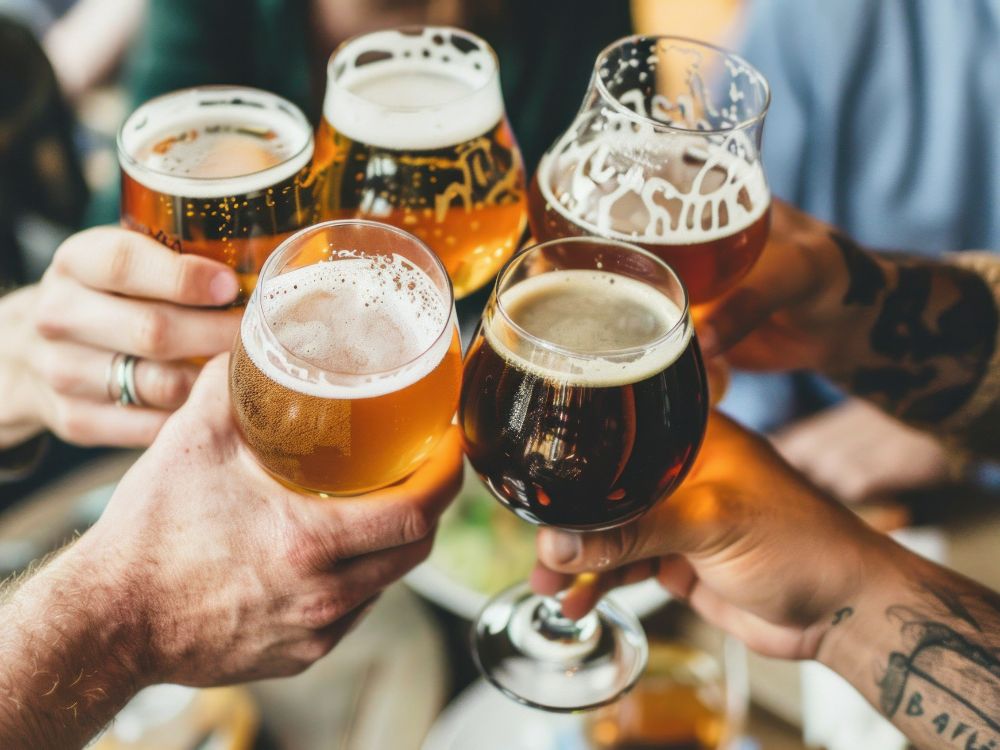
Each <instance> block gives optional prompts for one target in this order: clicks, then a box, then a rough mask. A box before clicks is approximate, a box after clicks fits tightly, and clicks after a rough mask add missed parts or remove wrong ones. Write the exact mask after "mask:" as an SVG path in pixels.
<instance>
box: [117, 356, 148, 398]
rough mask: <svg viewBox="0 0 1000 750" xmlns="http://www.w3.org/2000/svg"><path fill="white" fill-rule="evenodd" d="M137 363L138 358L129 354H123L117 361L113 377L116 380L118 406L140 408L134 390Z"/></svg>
mask: <svg viewBox="0 0 1000 750" xmlns="http://www.w3.org/2000/svg"><path fill="white" fill-rule="evenodd" d="M138 361H139V358H138V357H134V356H132V355H131V354H123V355H122V356H121V359H119V360H118V363H117V371H116V373H115V375H116V378H117V380H118V404H119V406H142V401H141V400H140V399H139V395H138V394H137V393H136V390H135V363H136V362H138Z"/></svg>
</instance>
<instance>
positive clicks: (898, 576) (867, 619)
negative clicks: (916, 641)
mask: <svg viewBox="0 0 1000 750" xmlns="http://www.w3.org/2000/svg"><path fill="white" fill-rule="evenodd" d="M871 536H872V539H871V542H870V543H869V544H867V545H866V549H865V555H864V562H863V565H862V567H861V576H860V583H859V586H858V587H857V589H856V590H855V591H854V592H853V594H852V595H851V596H850V597H847V598H845V599H844V601H843V603H842V605H841V606H840V608H838V610H837V611H836V612H835V613H834V615H833V617H831V618H830V620H829V622H828V624H827V627H826V631H825V633H824V635H823V636H822V638H821V640H820V643H819V647H818V648H817V650H816V660H817V661H819V662H820V663H821V664H823V665H825V666H827V667H829V668H830V669H832V670H833V671H834V672H837V673H838V674H840V675H841V676H842V677H844V678H846V679H848V680H849V681H851V682H854V680H855V679H856V678H857V677H860V676H861V675H855V674H853V672H856V671H857V670H859V669H868V667H869V665H870V664H871V663H872V661H873V660H875V657H876V655H877V654H880V653H882V652H884V651H885V646H884V644H883V643H882V641H883V640H885V639H886V638H888V637H889V634H888V633H887V632H886V629H885V613H886V610H887V609H888V608H889V607H890V606H892V603H893V602H894V601H899V600H900V598H901V597H902V596H903V594H902V592H903V591H904V590H905V589H906V588H907V570H908V568H910V567H912V564H913V562H912V558H914V557H915V556H914V555H913V553H911V552H909V551H908V550H906V549H905V548H903V547H901V546H900V545H899V544H897V543H896V542H894V541H893V540H892V539H890V538H889V537H887V536H885V535H883V534H877V533H875V532H872V534H871ZM868 655H870V656H871V658H867V657H868Z"/></svg>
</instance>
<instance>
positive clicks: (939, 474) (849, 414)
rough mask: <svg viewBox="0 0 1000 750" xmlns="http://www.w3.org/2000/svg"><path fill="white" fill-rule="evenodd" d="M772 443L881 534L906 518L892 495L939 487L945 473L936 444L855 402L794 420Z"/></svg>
mask: <svg viewBox="0 0 1000 750" xmlns="http://www.w3.org/2000/svg"><path fill="white" fill-rule="evenodd" d="M771 442H772V443H773V444H774V447H775V448H776V449H777V450H778V453H780V454H781V456H782V457H783V458H784V459H785V460H786V461H788V463H790V464H791V465H792V466H794V467H795V468H796V469H798V470H799V471H801V472H802V473H803V474H805V476H806V477H808V478H809V481H811V482H812V483H813V484H815V485H816V486H817V487H819V488H821V489H823V490H825V491H826V492H828V493H830V494H831V495H832V496H833V497H835V498H837V499H838V500H840V501H841V502H844V503H847V504H849V505H852V506H856V507H855V508H854V510H856V511H857V512H858V513H859V514H860V515H861V516H862V518H864V519H865V520H867V521H868V522H869V523H871V524H872V525H874V526H875V527H876V528H878V529H879V530H880V531H891V530H893V529H894V528H898V527H899V526H902V525H905V524H906V523H907V522H908V520H909V513H908V511H907V510H906V508H905V507H903V506H901V505H899V504H898V502H897V501H896V499H895V496H896V495H897V494H899V493H901V492H905V491H907V490H914V489H919V488H921V487H928V486H931V485H934V484H941V483H943V482H945V481H947V480H948V479H949V474H950V472H949V462H948V455H947V453H946V451H945V449H944V448H943V446H942V445H941V444H940V443H939V442H938V441H937V440H935V439H934V438H933V437H931V436H930V435H928V434H927V433H924V432H920V431H919V430H915V429H913V428H911V427H907V426H906V425H904V424H903V423H902V422H900V421H898V420H896V419H893V418H891V417H888V416H886V415H885V414H884V413H883V412H882V411H880V410H879V409H876V408H875V407H873V406H871V405H870V404H868V403H866V402H864V401H860V400H858V399H849V400H847V401H845V402H843V403H841V404H838V405H836V406H833V407H831V408H829V409H826V410H824V411H822V412H819V413H818V414H815V415H813V416H811V417H807V418H806V419H802V420H800V421H798V422H795V423H794V424H792V425H789V426H788V427H785V428H783V429H782V430H781V431H779V432H778V433H776V434H775V435H774V436H773V437H772V438H771Z"/></svg>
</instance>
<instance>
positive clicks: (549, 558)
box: [532, 415, 886, 659]
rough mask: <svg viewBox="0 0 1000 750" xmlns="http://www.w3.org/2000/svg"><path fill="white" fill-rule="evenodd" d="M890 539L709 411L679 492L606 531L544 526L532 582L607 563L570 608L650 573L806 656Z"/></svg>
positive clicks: (574, 593)
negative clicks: (704, 432) (698, 448)
mask: <svg viewBox="0 0 1000 750" xmlns="http://www.w3.org/2000/svg"><path fill="white" fill-rule="evenodd" d="M885 545H886V542H885V540H884V539H883V538H882V537H880V536H879V535H877V534H875V533H874V532H873V531H871V530H870V529H869V528H867V527H866V526H865V525H864V524H863V523H862V522H861V521H859V520H858V519H857V518H855V517H854V516H853V515H852V514H851V513H850V512H848V511H847V510H845V509H844V508H842V507H841V506H840V505H838V504H837V503H835V502H833V501H831V500H829V499H828V498H826V497H824V496H823V495H822V494H821V493H820V492H818V491H817V490H816V489H815V488H813V487H812V486H810V485H809V484H808V483H807V482H806V481H805V480H804V479H803V478H802V477H801V476H800V475H799V474H798V473H797V472H796V471H795V470H793V469H792V468H791V467H789V466H788V465H787V464H786V463H785V462H784V461H782V459H781V458H780V457H779V456H778V455H777V454H776V453H775V452H774V450H773V449H772V448H771V447H770V445H768V444H767V442H766V441H764V440H762V439H760V438H758V437H757V436H755V435H752V434H750V433H748V432H746V431H745V430H743V429H742V428H740V427H738V426H737V425H735V424H734V423H733V422H730V421H729V420H728V419H726V418H725V417H722V416H720V415H712V417H711V418H710V420H709V426H708V433H707V435H706V438H705V444H704V446H703V448H702V451H701V454H700V456H699V458H698V460H697V462H696V463H695V466H694V469H693V470H692V473H691V475H690V476H689V477H688V478H687V480H686V481H685V482H684V484H683V485H682V486H681V488H680V489H679V490H678V491H677V492H675V493H674V494H673V495H671V496H670V497H669V498H668V499H666V500H665V501H664V502H662V503H661V504H660V505H659V506H657V507H656V508H655V509H653V510H652V511H651V512H650V513H648V514H647V515H645V516H643V517H642V518H640V519H638V520H637V521H635V522H633V523H630V524H628V525H626V526H623V527H621V528H618V529H615V530H612V531H608V532H603V533H588V534H573V533H568V532H562V531H558V530H555V529H548V528H545V529H542V530H541V531H540V532H539V535H538V556H539V560H540V563H541V565H540V566H539V567H538V568H537V569H536V570H535V573H534V575H533V577H532V582H533V584H534V586H535V587H536V588H537V589H538V590H540V591H542V592H543V593H549V594H552V593H555V592H556V591H559V590H560V589H561V588H563V587H564V586H566V585H568V584H569V583H570V582H571V580H572V579H571V578H570V577H569V576H568V575H566V574H575V573H580V572H584V571H597V572H603V573H604V574H603V575H602V576H601V577H600V578H599V579H598V580H599V583H598V585H597V586H596V587H587V586H583V587H576V588H574V589H573V590H571V592H570V593H569V595H568V596H567V598H566V599H565V600H564V602H563V607H564V611H565V612H566V613H567V615H569V616H570V617H577V616H579V615H581V614H583V612H585V611H586V610H587V609H589V608H590V607H591V606H593V604H594V603H595V602H596V601H597V598H598V597H599V596H600V594H601V593H602V592H603V590H606V589H607V588H609V587H612V586H618V585H622V584H624V583H631V582H634V581H638V580H642V579H644V578H647V577H650V576H655V577H656V578H657V579H658V580H659V581H660V583H661V584H662V585H663V586H664V587H665V588H667V589H668V590H669V591H670V592H671V593H672V594H674V595H675V596H678V597H680V598H682V599H685V600H687V601H689V602H690V604H691V606H692V607H694V608H695V609H696V610H697V611H698V612H699V613H700V614H701V615H702V616H704V617H705V619H706V620H708V621H709V622H712V623H714V624H716V625H718V626H719V627H722V628H724V629H725V630H728V631H729V632H731V633H733V634H734V635H736V636H737V637H738V638H740V639H741V640H743V641H744V642H746V643H747V644H748V645H749V646H750V647H751V648H753V649H755V650H757V651H760V652H761V653H764V654H766V655H769V656H776V657H783V658H797V659H807V658H812V657H814V656H815V655H816V653H817V649H818V648H819V646H820V643H821V642H822V640H823V637H824V635H825V634H826V632H827V630H828V629H829V627H830V626H831V624H832V623H833V621H834V620H835V618H836V613H837V612H838V611H840V610H842V609H843V608H844V607H851V606H853V603H854V602H855V601H856V600H857V597H858V595H859V592H860V589H861V586H862V583H863V582H865V581H867V580H868V579H869V578H870V576H871V570H872V567H873V566H876V567H877V566H878V564H879V561H880V560H881V556H882V554H883V552H882V550H883V549H884V548H885ZM556 571H558V572H556Z"/></svg>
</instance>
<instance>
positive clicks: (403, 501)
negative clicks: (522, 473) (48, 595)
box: [70, 356, 462, 686]
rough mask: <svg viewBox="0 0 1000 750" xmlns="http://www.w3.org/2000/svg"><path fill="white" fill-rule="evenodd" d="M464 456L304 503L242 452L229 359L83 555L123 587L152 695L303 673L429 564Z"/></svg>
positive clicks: (160, 442) (127, 483) (122, 493)
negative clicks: (374, 486)
mask: <svg viewBox="0 0 1000 750" xmlns="http://www.w3.org/2000/svg"><path fill="white" fill-rule="evenodd" d="M461 456H462V454H461V444H460V440H459V436H458V432H457V430H456V429H455V428H452V429H451V431H450V432H449V433H448V434H447V435H446V437H445V438H444V439H443V440H442V442H441V444H440V445H439V447H438V448H437V450H435V452H434V458H433V459H432V460H431V461H429V462H428V463H426V464H425V465H423V466H422V467H421V468H420V469H418V470H417V472H416V473H414V474H413V475H412V476H411V477H410V478H408V479H407V480H405V481H404V482H401V483H399V484H397V485H394V486H392V487H388V488H385V489H382V490H379V491H377V492H372V493H370V494H368V495H364V496H360V497H355V498H338V499H333V500H330V499H319V498H316V497H308V496H305V495H302V494H298V493H296V492H293V491H291V490H289V489H287V488H285V487H284V486H283V485H281V484H279V483H278V482H276V481H275V480H274V479H273V478H271V476H270V475H269V474H267V473H266V472H265V471H264V470H263V469H261V468H260V467H259V466H258V465H257V463H256V462H255V461H254V459H253V457H252V456H251V455H250V453H249V452H248V450H247V449H246V448H245V446H244V445H243V443H242V442H241V440H240V438H239V434H238V430H237V426H236V424H235V422H234V420H233V416H232V412H231V406H230V402H229V397H228V377H227V358H226V357H224V356H223V357H218V358H216V359H215V360H213V361H211V362H210V363H209V364H207V365H206V366H205V368H204V372H203V373H202V375H201V377H200V379H199V380H198V382H197V384H196V386H195V389H194V391H193V393H192V394H191V397H190V399H189V401H188V403H187V404H186V405H185V406H184V407H183V408H181V409H180V410H179V411H178V412H177V413H176V414H175V415H174V416H173V417H172V418H171V419H170V420H169V421H168V422H167V424H166V425H165V426H164V428H163V430H162V431H161V432H160V434H159V436H158V437H157V439H156V441H155V442H154V444H153V445H152V446H151V447H150V449H149V450H148V451H147V452H146V453H145V455H143V457H142V458H141V459H140V460H139V461H138V462H137V463H136V464H135V466H134V467H133V468H132V469H131V470H130V471H129V472H128V474H126V476H125V477H124V479H123V480H122V481H121V483H120V484H119V486H118V489H117V490H116V492H115V494H114V496H113V497H112V499H111V502H110V504H109V505H108V507H107V509H106V510H105V512H104V514H103V515H102V517H101V518H100V520H99V521H98V522H97V524H96V525H95V526H94V527H93V528H92V529H91V530H90V531H88V532H87V533H86V534H85V535H84V536H83V537H82V538H81V539H80V540H79V541H78V542H77V543H76V544H75V545H74V546H73V547H72V548H71V549H70V553H72V554H73V555H77V556H79V555H85V556H87V557H88V559H91V560H93V559H98V560H101V561H102V562H101V564H100V566H98V569H99V570H104V571H105V573H103V574H102V575H103V576H105V577H106V578H107V579H109V580H112V581H115V582H116V583H115V586H114V590H115V592H116V598H117V600H118V601H119V602H121V603H122V604H123V605H125V606H127V607H128V608H129V610H130V617H131V620H132V622H131V625H130V630H131V632H132V633H133V634H135V636H136V637H134V638H131V639H127V640H128V648H130V649H131V650H132V657H133V658H132V661H134V662H135V663H138V664H140V665H143V666H142V667H141V669H142V675H141V677H142V680H143V681H144V682H146V683H151V682H175V683H182V684H187V685H196V686H207V685H217V684H223V683H230V682H237V681H244V680H251V679H259V678H263V677H276V676H282V675H290V674H293V673H296V672H299V671H301V670H302V669H304V668H305V667H307V666H308V665H309V664H311V663H312V662H314V661H315V660H316V659H318V658H320V657H321V656H323V655H324V654H325V653H327V651H329V650H330V649H331V648H332V647H333V646H334V644H336V643H337V641H339V640H340V638H341V637H342V636H343V635H344V634H345V633H346V632H347V631H348V630H349V628H350V627H351V625H352V624H353V623H354V622H355V621H356V620H357V619H358V617H360V616H361V614H362V613H363V611H364V610H365V605H366V604H367V603H369V602H371V601H372V599H373V598H374V597H376V596H377V595H378V594H379V592H381V591H382V590H383V589H384V588H385V587H387V586H388V585H389V584H390V583H392V582H393V581H395V580H397V579H398V578H399V577H400V576H402V575H403V574H404V573H406V572H407V571H408V570H410V569H411V568H412V567H413V566H415V565H416V564H417V563H419V562H420V561H422V560H423V559H424V558H425V557H426V556H427V554H428V553H429V551H430V549H431V544H432V537H433V532H434V529H435V525H436V523H437V519H438V516H439V514H440V513H441V511H442V510H443V509H444V507H445V506H446V505H447V504H448V503H449V502H450V501H451V499H452V498H453V497H454V495H455V493H456V492H457V490H458V487H459V486H460V483H461V469H462V458H461ZM122 647H123V648H125V646H124V645H123V646H122Z"/></svg>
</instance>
